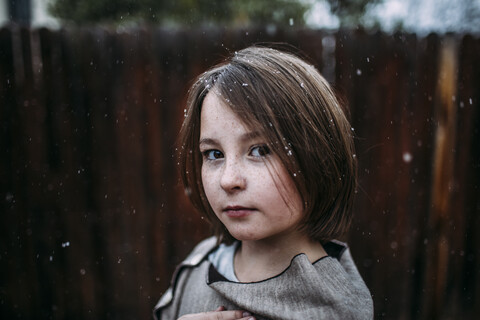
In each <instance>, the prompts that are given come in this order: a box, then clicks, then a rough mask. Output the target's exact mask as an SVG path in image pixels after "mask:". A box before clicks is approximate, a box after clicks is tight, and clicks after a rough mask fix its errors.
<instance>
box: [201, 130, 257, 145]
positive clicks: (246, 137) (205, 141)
mask: <svg viewBox="0 0 480 320" xmlns="http://www.w3.org/2000/svg"><path fill="white" fill-rule="evenodd" d="M261 136H262V135H261V134H260V132H258V131H251V132H246V133H244V134H242V135H241V137H240V141H241V142H248V141H250V140H254V139H257V138H258V137H261ZM219 144H220V143H219V142H218V140H216V139H213V138H208V137H207V138H202V139H200V141H199V142H198V145H199V146H200V147H201V146H202V145H213V146H217V145H219Z"/></svg>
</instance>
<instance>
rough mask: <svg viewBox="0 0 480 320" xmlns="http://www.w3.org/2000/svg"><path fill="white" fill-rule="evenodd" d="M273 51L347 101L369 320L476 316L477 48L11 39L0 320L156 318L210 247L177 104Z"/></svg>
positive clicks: (352, 42)
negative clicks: (293, 59) (158, 306)
mask: <svg viewBox="0 0 480 320" xmlns="http://www.w3.org/2000/svg"><path fill="white" fill-rule="evenodd" d="M270 41H275V42H286V43H289V44H292V45H294V46H296V47H298V48H299V49H300V50H301V51H303V52H304V53H305V54H306V55H307V56H308V57H310V59H311V62H312V63H314V64H315V65H316V66H317V67H319V68H320V69H321V71H322V72H323V73H324V75H325V76H326V78H327V79H328V80H329V81H331V82H332V83H334V85H335V88H336V90H337V91H338V92H339V93H340V94H341V95H342V96H343V97H344V98H345V100H346V101H348V105H349V108H350V110H351V118H352V126H353V128H354V130H355V134H356V137H357V138H356V143H357V157H358V160H359V168H360V171H359V178H360V185H359V188H358V193H357V200H356V205H355V221H354V225H353V228H352V230H351V232H350V234H349V235H348V241H349V243H350V245H351V247H352V250H353V255H354V257H355V259H356V262H357V264H358V267H359V269H360V271H361V273H362V275H363V276H364V278H365V281H366V282H367V285H368V286H369V288H370V289H371V292H372V294H373V298H374V303H375V314H376V318H378V319H450V318H465V319H469V318H473V317H474V315H475V314H478V313H479V312H480V310H479V309H480V276H479V271H480V261H479V257H480V256H479V249H480V236H479V235H478V234H477V232H476V231H477V230H478V228H479V224H480V221H479V219H480V145H479V141H480V111H479V109H480V61H479V59H478V56H479V54H480V41H479V39H478V38H476V37H473V36H469V35H467V36H450V37H448V36H438V35H430V36H428V37H425V38H418V37H416V36H415V35H411V34H397V35H394V36H388V35H385V34H366V33H362V32H355V33H351V32H338V33H335V34H329V33H326V32H322V31H309V30H301V31H296V32H293V31H283V30H277V31H275V32H271V33H268V32H265V31H263V30H248V31H247V30H236V31H231V30H229V31H224V30H203V31H202V30H195V31H168V30H159V29H145V30H143V29H139V30H129V31H125V32H115V31H109V30H105V29H99V28H91V29H77V30H68V31H65V30H59V31H50V30H46V29H40V30H29V29H21V28H16V27H9V28H3V29H1V30H0V124H1V134H0V147H1V154H0V203H1V207H0V209H1V212H0V318H2V319H11V318H20V319H45V318H52V319H66V318H68V319H105V318H112V319H136V318H139V319H145V318H149V317H150V312H151V308H152V307H153V305H154V304H155V302H156V300H157V299H158V298H159V297H160V295H161V294H162V292H163V291H164V290H165V289H166V287H167V286H168V284H169V281H170V276H171V273H172V271H173V268H174V266H175V264H176V263H178V262H179V261H180V260H181V259H182V258H183V257H184V256H185V255H186V254H187V253H188V251H189V250H191V248H192V246H193V245H194V244H195V243H196V242H198V241H199V240H200V239H202V238H203V237H205V236H206V235H208V225H207V224H206V223H205V222H204V221H203V219H202V218H201V217H200V216H199V215H198V214H196V213H195V212H194V211H193V209H192V207H191V206H190V204H189V203H188V201H187V200H186V199H185V196H184V194H183V190H182V188H181V186H180V184H179V180H178V173H177V165H176V160H175V158H174V157H173V154H174V148H175V139H176V134H177V132H178V128H179V124H180V122H181V120H182V117H183V109H184V106H183V104H184V102H185V94H186V90H187V88H188V86H189V84H190V83H191V80H192V79H193V78H194V77H195V76H196V75H198V74H200V73H201V72H203V71H204V70H205V69H206V68H208V67H209V66H211V65H213V64H214V63H216V62H218V61H220V60H221V58H222V57H224V56H226V55H228V54H229V53H231V52H233V51H235V50H238V49H240V48H242V47H245V46H247V45H249V44H252V43H257V42H270ZM449 68H450V69H449ZM445 70H447V71H445ZM445 74H449V76H447V77H444V75H445ZM442 77H443V78H442ZM442 137H443V138H442Z"/></svg>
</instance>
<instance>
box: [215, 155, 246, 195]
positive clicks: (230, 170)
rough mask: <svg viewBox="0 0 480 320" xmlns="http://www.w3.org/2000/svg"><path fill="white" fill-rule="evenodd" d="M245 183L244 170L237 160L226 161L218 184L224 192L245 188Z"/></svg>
mask: <svg viewBox="0 0 480 320" xmlns="http://www.w3.org/2000/svg"><path fill="white" fill-rule="evenodd" d="M246 184H247V181H246V178H245V170H244V168H242V166H241V165H240V164H239V163H238V161H228V160H227V161H226V162H225V167H224V168H223V172H222V176H221V178H220V185H221V187H222V189H223V190H225V191H226V192H229V193H230V192H236V191H239V190H243V189H245V187H246Z"/></svg>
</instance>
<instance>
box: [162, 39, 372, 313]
mask: <svg viewBox="0 0 480 320" xmlns="http://www.w3.org/2000/svg"><path fill="white" fill-rule="evenodd" d="M180 146H181V147H180V148H179V150H180V154H179V157H180V163H181V172H182V179H183V183H184V186H185V190H186V192H187V194H188V195H189V197H190V199H191V201H192V202H193V204H194V206H195V207H196V208H197V209H198V210H199V211H200V212H201V213H203V214H204V215H205V216H206V217H207V218H208V219H209V221H210V222H211V224H212V227H213V231H214V234H215V236H214V237H212V238H209V239H207V240H205V241H203V242H201V243H200V244H199V245H198V246H197V247H196V248H195V249H194V250H193V252H192V253H191V254H190V255H189V257H187V259H186V260H185V261H184V262H183V263H182V264H181V265H180V266H179V267H178V268H177V270H176V272H175V274H174V276H173V281H172V286H171V287H170V288H169V290H168V291H167V292H166V293H165V294H164V296H163V297H162V298H161V299H160V301H159V302H158V304H157V306H156V307H155V310H154V315H155V318H157V319H178V318H181V319H182V320H183V319H192V320H193V319H371V318H373V305H372V299H371V296H370V293H369V291H368V289H367V287H366V286H365V283H364V282H363V280H362V278H361V276H360V275H359V273H358V271H357V269H356V267H355V264H354V262H353V260H352V257H351V255H350V252H349V250H348V248H347V247H346V245H345V244H343V243H340V242H338V241H335V240H332V239H334V238H336V237H339V236H340V235H342V234H343V233H344V232H345V231H346V230H347V228H348V226H349V224H350V220H351V216H352V210H351V206H352V200H353V194H354V192H355V187H356V159H355V153H354V145H353V137H352V130H351V127H350V125H349V122H348V120H347V118H346V116H345V114H344V112H343V111H342V109H341V107H340V105H339V103H338V101H337V99H336V98H335V96H334V94H333V92H332V90H331V89H330V86H329V85H328V83H327V82H326V80H325V79H324V78H323V77H322V76H321V75H320V74H319V72H318V71H317V70H316V69H315V68H314V67H312V66H311V65H309V64H307V63H305V62H304V61H303V60H301V59H299V58H298V57H296V56H294V55H292V54H289V53H285V52H281V51H277V50H275V49H270V48H263V47H250V48H247V49H244V50H242V51H239V52H238V53H235V55H233V56H232V57H231V58H230V59H228V60H227V61H225V62H224V63H222V64H220V65H218V66H216V67H214V68H212V69H211V70H209V71H207V72H205V73H204V74H203V75H201V76H200V77H199V78H198V79H197V81H196V82H195V83H194V84H193V86H192V88H191V89H190V91H189V97H188V101H187V113H186V117H185V121H184V123H183V126H182V128H181V132H180Z"/></svg>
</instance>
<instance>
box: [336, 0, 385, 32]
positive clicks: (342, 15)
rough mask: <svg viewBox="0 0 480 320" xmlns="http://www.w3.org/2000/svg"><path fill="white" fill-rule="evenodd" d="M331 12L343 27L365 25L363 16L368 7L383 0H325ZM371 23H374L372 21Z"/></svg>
mask: <svg viewBox="0 0 480 320" xmlns="http://www.w3.org/2000/svg"><path fill="white" fill-rule="evenodd" d="M327 1H328V3H329V4H330V10H331V12H332V13H333V14H334V15H336V16H337V17H338V18H339V20H340V24H341V26H343V27H356V26H359V25H365V22H366V21H365V16H366V12H367V11H368V9H369V7H373V6H374V5H377V4H379V3H381V2H383V0H327ZM371 23H375V21H372V22H371Z"/></svg>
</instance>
